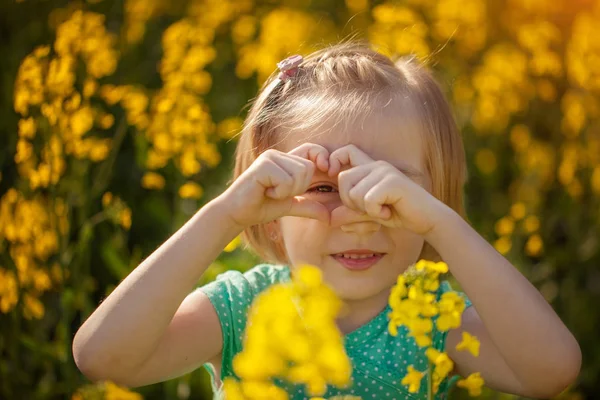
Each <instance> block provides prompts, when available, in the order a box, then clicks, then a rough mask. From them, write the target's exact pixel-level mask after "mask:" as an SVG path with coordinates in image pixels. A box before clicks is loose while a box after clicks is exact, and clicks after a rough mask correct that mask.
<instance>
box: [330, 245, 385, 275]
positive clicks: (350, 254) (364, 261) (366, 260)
mask: <svg viewBox="0 0 600 400" xmlns="http://www.w3.org/2000/svg"><path fill="white" fill-rule="evenodd" d="M383 256H385V253H380V252H376V251H373V250H369V249H357V250H346V251H343V252H341V253H336V254H331V257H333V258H334V259H335V260H336V261H337V262H339V263H340V264H342V266H344V268H347V269H349V270H352V271H364V270H366V269H369V268H371V267H372V266H373V265H375V264H376V263H377V262H378V261H379V260H380V259H382V258H383Z"/></svg>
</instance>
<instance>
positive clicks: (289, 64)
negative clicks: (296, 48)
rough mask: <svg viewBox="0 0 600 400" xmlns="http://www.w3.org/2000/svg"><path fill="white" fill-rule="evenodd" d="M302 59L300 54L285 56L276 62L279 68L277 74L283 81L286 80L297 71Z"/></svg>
mask: <svg viewBox="0 0 600 400" xmlns="http://www.w3.org/2000/svg"><path fill="white" fill-rule="evenodd" d="M303 60H304V59H303V58H302V56H301V55H298V54H296V55H293V56H290V57H288V58H286V59H285V60H283V61H280V62H278V63H277V67H278V68H279V71H280V72H279V76H278V78H279V79H281V80H282V81H283V82H285V81H287V80H288V79H289V78H291V77H292V76H294V75H296V73H297V72H298V66H299V65H300V64H301V63H302V61H303Z"/></svg>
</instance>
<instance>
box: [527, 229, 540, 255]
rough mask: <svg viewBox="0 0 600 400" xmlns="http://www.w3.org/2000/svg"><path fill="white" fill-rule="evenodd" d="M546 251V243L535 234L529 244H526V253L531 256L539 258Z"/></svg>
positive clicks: (530, 238) (528, 241)
mask: <svg viewBox="0 0 600 400" xmlns="http://www.w3.org/2000/svg"><path fill="white" fill-rule="evenodd" d="M543 249H544V242H543V241H542V237H541V236H540V235H539V234H538V233H535V234H533V235H531V236H530V237H529V239H528V240H527V243H526V244H525V252H526V253H527V255H530V256H538V255H540V253H541V252H542V250H543Z"/></svg>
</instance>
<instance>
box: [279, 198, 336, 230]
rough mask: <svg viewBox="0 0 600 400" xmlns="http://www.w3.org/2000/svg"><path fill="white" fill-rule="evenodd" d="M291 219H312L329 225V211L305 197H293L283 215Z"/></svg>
mask: <svg viewBox="0 0 600 400" xmlns="http://www.w3.org/2000/svg"><path fill="white" fill-rule="evenodd" d="M285 215H289V216H293V217H304V218H312V219H316V220H319V221H322V222H325V223H327V224H329V210H328V209H327V207H325V206H324V205H323V204H322V203H319V202H318V201H314V200H310V199H307V198H305V197H301V196H295V197H293V198H292V205H291V207H290V209H289V211H288V212H287V213H286V214H285Z"/></svg>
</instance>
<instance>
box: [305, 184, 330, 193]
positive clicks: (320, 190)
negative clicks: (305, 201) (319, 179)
mask: <svg viewBox="0 0 600 400" xmlns="http://www.w3.org/2000/svg"><path fill="white" fill-rule="evenodd" d="M307 192H309V193H317V194H327V193H335V192H337V189H335V188H334V187H333V186H331V185H319V186H315V187H313V188H310V189H308V190H307Z"/></svg>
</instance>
